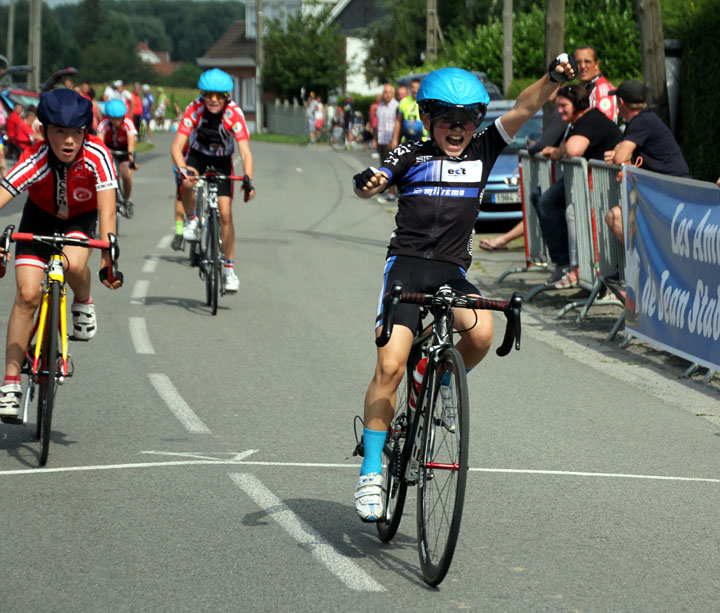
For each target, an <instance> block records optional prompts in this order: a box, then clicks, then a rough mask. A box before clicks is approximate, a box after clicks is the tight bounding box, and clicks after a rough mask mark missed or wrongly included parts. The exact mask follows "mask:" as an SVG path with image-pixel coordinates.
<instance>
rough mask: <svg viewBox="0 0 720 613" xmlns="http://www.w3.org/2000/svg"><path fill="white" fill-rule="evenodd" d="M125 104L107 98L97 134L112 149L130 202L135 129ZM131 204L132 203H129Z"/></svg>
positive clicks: (134, 168)
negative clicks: (103, 116)
mask: <svg viewBox="0 0 720 613" xmlns="http://www.w3.org/2000/svg"><path fill="white" fill-rule="evenodd" d="M127 112H128V111H127V106H125V103H124V102H123V101H122V100H109V101H108V102H106V103H105V118H104V119H103V120H102V121H101V122H100V125H98V129H97V135H98V136H99V137H100V138H102V139H103V142H104V143H105V145H106V146H107V147H108V149H110V150H112V151H121V152H122V153H113V155H114V156H116V159H117V162H118V168H120V180H121V181H122V185H123V194H124V195H125V199H126V200H127V201H128V202H130V194H131V192H132V171H133V170H137V168H138V166H137V163H136V162H135V139H136V136H137V130H136V129H135V124H134V123H133V121H132V119H130V117H128V116H127ZM130 206H132V205H130Z"/></svg>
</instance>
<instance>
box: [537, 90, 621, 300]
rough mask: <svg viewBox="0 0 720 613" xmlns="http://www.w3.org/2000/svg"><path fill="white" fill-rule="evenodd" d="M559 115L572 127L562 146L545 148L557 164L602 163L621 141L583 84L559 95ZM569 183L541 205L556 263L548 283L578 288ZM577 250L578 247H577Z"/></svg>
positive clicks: (556, 188) (562, 184)
mask: <svg viewBox="0 0 720 613" xmlns="http://www.w3.org/2000/svg"><path fill="white" fill-rule="evenodd" d="M557 108H558V112H559V113H560V117H561V118H562V119H563V120H564V121H567V122H568V123H569V124H570V125H569V126H568V128H567V131H566V132H565V138H564V139H563V141H562V142H561V143H560V146H559V147H545V148H544V149H543V150H542V151H541V153H542V155H544V156H545V157H546V158H548V159H550V160H553V161H557V160H560V159H561V158H564V157H584V158H585V159H586V160H590V159H598V160H602V159H603V155H604V153H605V151H607V149H608V148H609V147H610V148H612V147H615V145H616V144H617V143H618V142H619V141H620V138H621V134H620V130H619V129H618V127H617V125H615V123H614V122H613V121H611V120H610V119H608V118H607V117H606V116H605V115H604V114H603V113H602V112H601V111H599V110H598V109H597V108H590V101H589V97H588V93H587V90H586V89H585V88H584V87H583V86H582V85H566V86H564V87H562V88H560V91H559V92H558V104H557ZM565 208H566V202H565V181H564V180H563V178H562V177H561V178H560V179H558V180H557V181H556V182H555V183H553V185H552V186H550V188H548V189H547V190H545V191H544V192H543V193H542V195H541V196H540V199H539V200H538V203H537V213H538V218H539V221H540V228H541V230H542V234H543V238H544V239H545V243H546V244H547V247H548V252H549V253H550V259H551V260H552V262H553V264H555V270H554V271H553V273H552V274H551V275H550V277H549V278H548V280H547V281H546V283H547V284H548V285H553V286H555V287H557V288H559V289H560V288H567V287H574V286H575V285H577V281H578V271H577V262H575V261H571V257H570V256H571V251H573V249H571V247H570V245H569V243H568V224H567V219H566V217H565ZM573 247H574V245H573Z"/></svg>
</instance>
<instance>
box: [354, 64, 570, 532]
mask: <svg viewBox="0 0 720 613" xmlns="http://www.w3.org/2000/svg"><path fill="white" fill-rule="evenodd" d="M576 73H577V70H576V69H575V67H574V66H573V65H572V64H571V61H570V59H569V58H568V56H567V55H566V54H562V55H561V56H558V58H557V59H556V60H555V61H554V62H553V63H552V64H551V65H550V68H549V70H548V74H546V75H545V76H543V77H542V78H541V79H539V80H538V81H536V82H535V83H534V84H532V85H530V86H529V87H528V88H527V89H525V90H524V91H523V92H522V93H521V94H520V95H519V96H518V99H517V101H516V102H515V106H513V108H512V109H511V110H509V111H508V112H507V113H505V114H504V115H503V116H502V117H500V118H499V119H497V120H496V121H495V122H494V123H493V124H492V125H491V126H489V127H488V128H487V129H485V130H484V131H483V132H482V133H480V134H478V133H476V130H477V127H478V126H479V125H480V122H481V121H482V119H483V117H484V115H485V111H486V109H487V104H488V102H489V101H490V97H489V95H488V93H487V91H486V90H485V87H484V86H483V84H482V83H481V82H480V80H479V79H478V78H477V77H475V76H474V75H473V74H472V73H469V72H467V71H465V70H462V69H460V68H442V69H440V70H436V71H433V72H431V73H430V74H429V75H428V76H427V77H425V79H424V80H423V82H422V84H421V85H420V89H419V91H418V95H417V101H418V104H419V106H420V111H421V119H422V122H423V126H424V128H425V129H426V130H427V131H428V133H429V136H430V140H428V141H422V140H420V139H418V140H410V141H406V142H405V143H403V144H402V145H400V146H399V147H398V148H396V149H395V150H393V151H391V152H390V153H389V154H388V156H387V158H386V159H385V160H384V161H383V162H382V164H381V166H380V168H379V169H375V168H368V169H366V170H365V171H363V172H361V173H359V174H357V175H355V177H354V179H353V183H354V189H355V193H356V194H357V195H358V196H360V197H361V198H371V197H373V196H375V195H376V194H378V193H379V192H380V191H382V190H385V189H387V188H388V187H389V186H390V185H396V186H397V187H398V195H399V201H398V211H397V214H396V216H395V222H396V224H397V227H396V229H395V231H394V232H393V233H392V236H391V238H390V245H389V247H388V254H387V255H388V259H387V261H386V264H385V271H384V275H383V287H382V290H381V292H380V296H381V299H382V296H383V295H384V294H385V292H386V291H387V290H389V286H390V285H391V284H392V283H393V282H394V281H396V280H397V281H400V282H401V283H402V284H403V289H404V290H405V291H408V292H426V293H431V292H432V293H434V292H436V291H437V290H438V288H439V287H440V286H442V285H445V284H447V285H450V286H451V287H452V288H453V289H455V290H457V291H459V292H461V293H464V294H468V295H480V291H479V290H478V289H477V288H476V287H475V286H474V285H473V284H472V283H471V282H470V281H469V280H468V279H467V277H466V274H467V273H466V271H467V270H468V268H469V266H470V263H471V261H472V233H473V226H474V224H475V220H476V218H477V211H478V208H479V206H480V201H481V199H482V193H483V189H484V188H485V184H486V182H487V179H488V176H489V174H490V170H491V168H492V166H493V164H494V162H495V160H496V159H497V156H498V155H499V154H500V152H501V151H502V150H503V149H504V148H505V146H506V145H507V144H509V143H511V142H512V141H513V139H514V137H515V134H517V132H518V130H519V129H520V127H521V126H522V125H523V124H524V123H525V122H526V121H527V120H528V119H530V117H532V116H533V115H534V114H535V113H536V112H537V111H538V109H540V107H541V106H542V105H543V103H544V102H545V101H546V100H547V99H548V98H549V97H550V95H551V94H552V93H553V92H554V91H555V89H556V88H557V87H558V82H559V81H564V80H568V78H574V77H575V74H576ZM418 317H419V307H417V306H415V305H411V304H401V305H400V306H399V308H398V310H397V315H396V317H395V326H394V328H393V332H392V336H391V337H390V341H389V342H388V344H387V345H385V346H384V347H381V348H378V353H377V365H376V367H375V374H374V376H373V378H372V380H371V382H370V386H369V387H368V390H367V394H366V396H365V415H364V424H365V428H364V430H363V441H364V447H365V455H364V460H363V463H362V466H361V468H360V479H359V481H358V483H357V489H356V493H355V510H356V512H357V514H358V515H359V516H360V518H361V519H362V520H363V521H378V520H381V519H382V518H383V514H384V509H383V502H382V500H383V498H382V488H383V485H384V483H383V477H382V450H383V446H384V444H385V438H386V435H387V431H388V427H389V425H390V421H391V420H392V417H393V413H394V410H395V407H394V404H395V395H396V390H397V387H398V385H399V384H400V381H401V380H402V377H403V372H404V370H405V364H406V362H407V360H408V356H409V354H410V348H411V343H412V339H413V330H414V329H415V327H416V323H417V321H418ZM382 318H383V303H382V300H381V301H380V302H379V306H378V313H377V318H376V333H377V334H379V333H380V326H381V324H382ZM454 325H455V328H456V329H457V330H458V331H459V334H460V336H461V340H460V341H459V342H458V344H457V348H458V350H459V351H460V353H461V354H462V357H463V361H464V363H465V366H466V367H467V368H468V369H471V368H473V367H474V366H476V365H477V364H478V363H479V362H480V360H482V359H483V358H484V357H485V354H486V353H487V352H488V350H489V348H490V343H491V341H492V338H493V320H492V316H491V314H490V312H489V311H473V310H470V309H457V310H456V311H455V312H454ZM440 392H441V394H442V393H443V389H442V386H441V388H440ZM447 396H449V395H447ZM445 397H446V394H443V398H445ZM445 410H446V416H447V421H445V419H444V424H443V425H445V426H446V427H447V428H448V429H452V428H454V422H453V421H452V420H453V412H452V407H448V406H447V404H446V406H445Z"/></svg>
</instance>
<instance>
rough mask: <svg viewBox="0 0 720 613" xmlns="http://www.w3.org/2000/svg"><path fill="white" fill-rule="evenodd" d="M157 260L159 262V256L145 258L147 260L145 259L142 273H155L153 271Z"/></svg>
mask: <svg viewBox="0 0 720 613" xmlns="http://www.w3.org/2000/svg"><path fill="white" fill-rule="evenodd" d="M159 260H160V256H158V255H149V256H147V258H146V259H145V263H144V264H143V267H142V271H143V272H144V273H152V272H155V269H156V268H157V265H158V261H159Z"/></svg>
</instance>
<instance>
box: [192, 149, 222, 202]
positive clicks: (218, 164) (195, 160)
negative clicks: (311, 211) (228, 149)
mask: <svg viewBox="0 0 720 613" xmlns="http://www.w3.org/2000/svg"><path fill="white" fill-rule="evenodd" d="M185 164H186V165H187V166H191V167H193V168H194V169H195V170H197V171H198V173H200V174H203V173H204V172H205V170H206V169H207V167H208V166H212V167H213V168H214V169H215V170H217V171H218V172H219V173H220V174H223V175H231V174H233V161H232V156H230V155H227V156H222V157H220V156H214V155H205V154H204V153H198V152H197V151H193V150H192V149H190V151H189V152H188V154H187V157H186V158H185ZM232 183H233V182H232V181H230V180H228V179H225V180H223V181H218V196H229V197H230V198H232V196H233V186H232Z"/></svg>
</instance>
